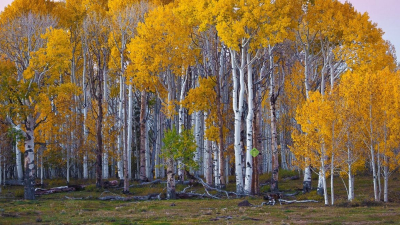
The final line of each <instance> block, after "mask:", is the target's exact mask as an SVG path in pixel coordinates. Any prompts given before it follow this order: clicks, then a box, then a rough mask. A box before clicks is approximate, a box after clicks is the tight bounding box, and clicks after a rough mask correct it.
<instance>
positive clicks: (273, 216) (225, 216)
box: [0, 174, 400, 224]
mask: <svg viewBox="0 0 400 225" xmlns="http://www.w3.org/2000/svg"><path fill="white" fill-rule="evenodd" d="M399 178H400V176H399V175H398V174H396V175H394V177H392V178H391V179H390V187H391V189H390V199H391V200H392V202H390V203H375V202H373V201H371V197H372V181H371V178H370V177H369V176H361V177H357V179H356V190H355V192H356V193H355V194H356V199H355V200H354V201H353V202H352V203H349V202H347V201H346V200H345V199H346V191H345V189H344V187H343V184H342V182H341V181H340V180H339V179H337V180H336V181H335V182H336V184H335V193H336V194H337V195H336V205H335V206H324V205H323V203H322V202H320V203H301V204H300V203H295V204H291V205H279V204H278V205H275V206H261V203H262V201H263V200H262V197H261V196H260V197H258V196H255V197H247V198H245V199H247V200H248V201H249V202H250V203H251V204H253V205H254V206H253V207H238V203H239V202H240V201H243V200H244V198H242V199H221V200H214V199H213V200H211V199H193V200H163V201H143V202H123V201H100V200H97V198H98V197H99V196H100V195H102V194H103V195H104V194H118V195H122V194H121V190H116V189H110V190H109V191H111V193H103V192H102V191H91V192H88V191H80V192H71V193H59V194H52V195H47V196H42V197H40V198H38V200H35V201H25V200H21V199H20V198H17V197H15V195H13V193H16V192H18V188H15V187H12V188H11V187H6V188H5V189H3V192H2V193H1V194H0V224H33V223H35V224H221V223H223V224H268V223H270V224H384V223H394V224H399V221H400V199H399V196H400V182H399ZM301 183H302V181H301V180H294V181H285V182H281V183H280V188H281V190H285V191H294V190H296V189H297V188H298V187H301ZM315 183H316V182H314V184H315ZM230 185H231V186H230V187H229V189H234V187H233V184H232V183H231V184H230ZM357 185H358V186H357ZM183 188H184V186H181V185H180V186H178V189H183ZM163 189H164V186H163V185H162V184H158V185H154V186H153V187H152V188H144V187H137V188H132V189H131V192H133V193H134V194H135V195H145V194H149V193H158V192H161V191H163ZM191 190H192V191H196V192H197V193H201V192H202V191H203V189H202V187H193V188H191ZM164 191H165V190H164ZM188 191H190V190H188ZM314 192H315V191H314ZM65 196H68V197H70V198H83V199H81V200H71V199H66V198H65ZM318 197H319V196H316V195H315V193H309V194H305V195H299V196H297V198H298V199H313V198H318ZM319 198H320V197H319Z"/></svg>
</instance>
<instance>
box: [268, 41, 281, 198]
mask: <svg viewBox="0 0 400 225" xmlns="http://www.w3.org/2000/svg"><path fill="white" fill-rule="evenodd" d="M269 57H270V58H269V60H270V71H271V72H270V73H271V75H270V87H269V100H270V116H271V150H272V179H271V192H278V191H279V188H278V173H279V156H278V137H277V130H276V101H277V97H278V96H277V94H276V93H275V77H274V66H273V63H274V61H273V60H274V58H273V55H272V48H271V47H269Z"/></svg>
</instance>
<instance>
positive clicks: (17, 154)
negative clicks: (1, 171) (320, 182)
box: [15, 138, 24, 180]
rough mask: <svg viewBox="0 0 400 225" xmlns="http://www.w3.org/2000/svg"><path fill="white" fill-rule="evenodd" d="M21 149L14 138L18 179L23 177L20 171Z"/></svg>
mask: <svg viewBox="0 0 400 225" xmlns="http://www.w3.org/2000/svg"><path fill="white" fill-rule="evenodd" d="M21 155H22V153H21V151H20V150H19V148H18V138H16V139H15V161H16V164H15V165H16V167H17V178H18V180H22V179H24V175H23V172H22V161H21Z"/></svg>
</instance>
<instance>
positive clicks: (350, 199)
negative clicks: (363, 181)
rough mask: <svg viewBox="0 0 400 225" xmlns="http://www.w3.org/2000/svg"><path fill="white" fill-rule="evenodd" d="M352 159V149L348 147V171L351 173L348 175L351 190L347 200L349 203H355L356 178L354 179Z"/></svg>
mask: <svg viewBox="0 0 400 225" xmlns="http://www.w3.org/2000/svg"><path fill="white" fill-rule="evenodd" d="M351 157H352V155H351V152H350V148H349V147H347V165H348V170H349V173H348V175H349V190H348V193H347V194H348V197H347V200H349V201H353V199H354V195H353V193H354V191H353V190H354V186H353V179H354V177H353V174H352V168H351V165H352V163H351V162H350V160H351Z"/></svg>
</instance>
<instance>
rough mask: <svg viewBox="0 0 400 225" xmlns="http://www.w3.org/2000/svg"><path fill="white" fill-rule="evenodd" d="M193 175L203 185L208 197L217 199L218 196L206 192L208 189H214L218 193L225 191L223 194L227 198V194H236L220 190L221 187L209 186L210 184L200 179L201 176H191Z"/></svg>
mask: <svg viewBox="0 0 400 225" xmlns="http://www.w3.org/2000/svg"><path fill="white" fill-rule="evenodd" d="M193 177H194V178H196V180H198V181H199V182H200V183H201V184H202V185H203V187H205V190H206V192H207V194H208V195H209V196H210V197H212V198H216V199H219V198H218V197H216V196H213V195H211V194H210V193H209V192H208V190H214V191H217V192H220V193H225V195H226V197H227V198H229V194H233V195H236V196H238V194H237V193H235V192H231V191H224V190H221V189H219V188H214V187H211V186H210V185H208V184H207V183H206V182H204V181H203V179H201V178H200V177H198V176H193Z"/></svg>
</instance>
